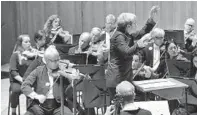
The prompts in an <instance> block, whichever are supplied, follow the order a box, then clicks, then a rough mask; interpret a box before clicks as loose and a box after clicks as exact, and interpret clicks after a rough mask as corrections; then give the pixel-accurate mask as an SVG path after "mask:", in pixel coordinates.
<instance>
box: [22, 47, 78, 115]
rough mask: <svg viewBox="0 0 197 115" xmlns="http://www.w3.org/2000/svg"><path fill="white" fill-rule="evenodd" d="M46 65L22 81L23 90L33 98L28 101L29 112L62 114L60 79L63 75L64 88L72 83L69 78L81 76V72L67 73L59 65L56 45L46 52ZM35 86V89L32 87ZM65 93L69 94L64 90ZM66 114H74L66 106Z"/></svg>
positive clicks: (41, 114) (47, 114) (36, 114)
mask: <svg viewBox="0 0 197 115" xmlns="http://www.w3.org/2000/svg"><path fill="white" fill-rule="evenodd" d="M44 59H45V61H46V65H43V66H39V67H37V68H36V69H35V70H34V71H33V72H31V73H30V75H28V76H27V78H26V79H25V81H24V82H23V83H22V86H21V89H22V92H23V93H24V94H25V95H26V96H27V97H29V98H31V99H32V100H31V101H29V102H28V104H29V105H28V112H29V113H31V114H34V115H60V91H61V90H60V79H59V77H63V80H64V83H63V85H64V86H63V88H64V90H65V89H66V88H67V86H68V85H69V84H70V82H69V80H71V79H75V78H78V77H79V72H78V71H76V72H75V73H66V72H65V70H66V69H65V68H63V67H62V66H60V65H59V60H60V56H59V53H58V51H57V50H56V49H55V48H54V47H49V48H47V49H46V51H45V53H44ZM32 88H34V89H32ZM64 93H65V94H64V95H65V96H67V95H68V94H67V93H66V91H64ZM64 113H65V115H72V113H71V111H70V110H69V109H68V108H67V107H64Z"/></svg>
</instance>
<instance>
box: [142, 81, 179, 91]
mask: <svg viewBox="0 0 197 115" xmlns="http://www.w3.org/2000/svg"><path fill="white" fill-rule="evenodd" d="M174 85H176V83H174V82H171V81H167V80H166V81H159V82H152V83H146V84H141V87H142V88H144V89H149V88H156V87H171V86H174Z"/></svg>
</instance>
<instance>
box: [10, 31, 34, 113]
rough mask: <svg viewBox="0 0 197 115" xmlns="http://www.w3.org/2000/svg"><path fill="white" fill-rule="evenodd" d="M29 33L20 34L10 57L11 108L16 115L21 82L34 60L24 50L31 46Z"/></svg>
mask: <svg viewBox="0 0 197 115" xmlns="http://www.w3.org/2000/svg"><path fill="white" fill-rule="evenodd" d="M30 47H31V43H30V37H29V35H20V36H19V37H18V38H17V42H16V45H15V49H14V52H13V54H12V55H11V58H10V85H11V87H10V88H11V91H12V93H11V108H12V115H16V107H17V105H18V104H19V95H20V94H21V83H22V82H23V75H24V73H25V71H26V69H27V67H28V66H29V64H30V63H31V62H32V60H33V59H34V57H32V55H31V56H30V57H29V56H28V55H24V52H26V51H29V50H30V49H31V48H30Z"/></svg>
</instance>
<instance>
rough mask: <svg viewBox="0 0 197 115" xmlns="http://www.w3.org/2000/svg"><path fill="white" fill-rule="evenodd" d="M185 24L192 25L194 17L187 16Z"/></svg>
mask: <svg viewBox="0 0 197 115" xmlns="http://www.w3.org/2000/svg"><path fill="white" fill-rule="evenodd" d="M185 24H188V25H191V26H194V24H195V21H194V19H192V18H188V19H187V20H186V22H185Z"/></svg>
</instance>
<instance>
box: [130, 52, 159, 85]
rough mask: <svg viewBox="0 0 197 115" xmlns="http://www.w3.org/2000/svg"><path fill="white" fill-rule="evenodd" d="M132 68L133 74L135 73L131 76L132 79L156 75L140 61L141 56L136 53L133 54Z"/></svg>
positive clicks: (136, 79) (144, 78)
mask: <svg viewBox="0 0 197 115" xmlns="http://www.w3.org/2000/svg"><path fill="white" fill-rule="evenodd" d="M132 69H133V75H135V76H134V78H133V80H134V81H140V80H147V79H150V78H152V77H153V78H155V77H156V76H158V74H156V73H154V72H153V71H151V70H150V67H149V66H147V65H145V63H142V57H141V55H140V54H138V53H136V54H134V55H133V62H132Z"/></svg>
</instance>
